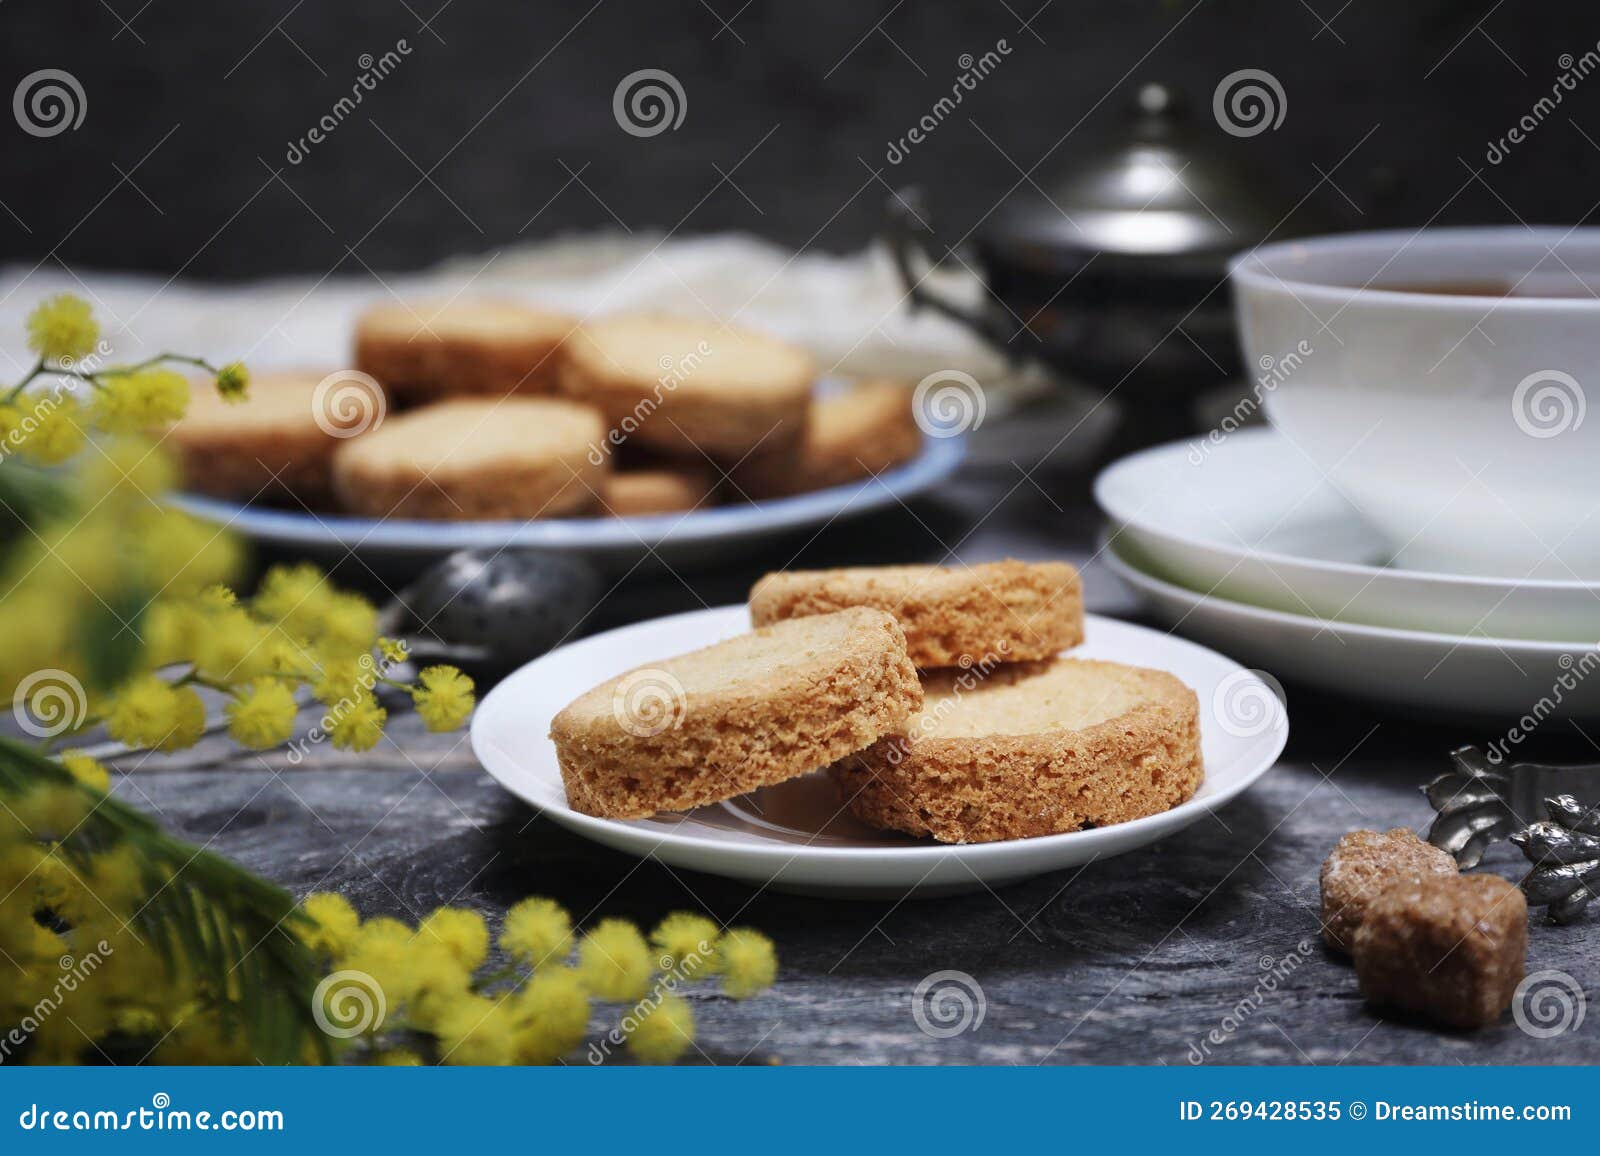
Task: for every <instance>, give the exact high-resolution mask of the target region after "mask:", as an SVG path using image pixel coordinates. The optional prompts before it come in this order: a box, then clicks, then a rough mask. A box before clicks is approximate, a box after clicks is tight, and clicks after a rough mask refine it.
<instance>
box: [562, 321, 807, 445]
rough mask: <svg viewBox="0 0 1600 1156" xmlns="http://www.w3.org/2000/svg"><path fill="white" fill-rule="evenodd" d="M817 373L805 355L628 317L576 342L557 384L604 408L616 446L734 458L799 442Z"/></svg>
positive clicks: (687, 325) (685, 324)
mask: <svg viewBox="0 0 1600 1156" xmlns="http://www.w3.org/2000/svg"><path fill="white" fill-rule="evenodd" d="M816 373H817V371H816V365H815V364H814V363H813V362H812V360H811V357H810V355H809V354H807V353H806V352H805V351H804V350H801V349H797V348H795V347H794V346H792V345H788V344H785V343H784V342H782V341H779V340H777V339H776V338H773V337H768V336H766V335H764V334H760V333H754V332H752V331H750V330H748V329H740V328H737V327H735V326H725V325H720V324H718V323H717V322H714V321H699V320H694V319H692V318H686V317H671V316H666V315H663V314H627V315H622V316H617V317H608V318H603V319H601V320H599V321H592V322H589V323H587V324H585V325H584V326H583V328H582V329H580V330H579V331H578V332H577V333H575V334H574V335H573V337H572V339H571V340H570V341H569V342H568V343H567V346H566V356H565V360H564V364H563V367H562V370H561V383H562V388H563V390H564V391H565V392H566V394H567V395H568V396H570V397H573V398H577V399H579V400H582V401H586V402H589V403H590V404H593V405H596V406H598V407H599V408H600V410H601V411H602V412H603V413H604V414H605V416H606V421H607V424H608V425H609V426H610V427H611V429H610V430H609V431H608V438H609V439H610V440H611V441H612V442H614V443H615V444H619V445H620V444H623V443H626V442H629V441H637V442H638V443H639V444H640V445H644V446H654V447H657V448H664V449H670V450H674V451H677V452H680V453H681V452H688V453H691V454H693V453H701V454H708V455H710V456H712V457H729V458H738V457H741V456H743V455H744V454H746V453H748V452H749V451H751V450H752V449H755V448H758V447H761V446H768V445H770V446H781V445H783V444H784V443H786V442H793V441H795V440H797V439H798V438H799V437H800V436H801V433H802V431H803V430H804V428H805V416H806V405H807V401H808V399H809V397H810V394H811V384H812V381H813V380H814V379H815V378H816Z"/></svg>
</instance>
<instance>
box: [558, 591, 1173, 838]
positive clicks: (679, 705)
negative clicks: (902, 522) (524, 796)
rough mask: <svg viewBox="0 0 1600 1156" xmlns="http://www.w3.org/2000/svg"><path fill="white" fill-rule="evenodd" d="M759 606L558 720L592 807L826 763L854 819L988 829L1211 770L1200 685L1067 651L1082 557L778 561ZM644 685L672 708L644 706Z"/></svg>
mask: <svg viewBox="0 0 1600 1156" xmlns="http://www.w3.org/2000/svg"><path fill="white" fill-rule="evenodd" d="M750 612H751V618H752V620H753V622H754V625H755V629H754V630H753V631H751V632H750V633H748V634H742V635H739V636H738V637H736V638H733V639H730V640H727V641H724V642H719V643H717V644H715V645H713V646H710V647H707V648H705V649H703V650H699V651H696V652H694V653H692V654H688V655H684V656H681V657H679V658H675V659H670V660H668V661H666V662H662V663H657V664H655V665H654V666H651V667H646V668H641V669H639V670H634V671H630V672H628V673H626V674H623V675H620V676H618V677H617V678H615V679H612V680H611V681H610V682H607V683H604V684H602V685H600V686H598V687H595V688H594V689H593V690H590V691H588V692H587V693H586V694H584V695H582V696H580V697H579V698H578V699H577V700H575V701H574V702H573V703H572V704H571V705H569V706H568V707H566V708H565V709H564V710H563V711H562V712H561V713H560V714H558V715H557V716H556V718H555V720H554V721H553V723H552V726H551V738H552V739H553V740H554V742H555V745H556V753H557V757H558V759H559V761H560V765H561V773H562V778H563V781H564V783H565V785H566V789H567V797H568V800H569V802H570V803H571V804H572V806H573V807H574V808H575V809H577V810H579V811H583V812H585V813H587V814H591V815H599V816H603V817H608V818H618V819H628V818H640V817H644V816H647V815H652V814H655V813H657V812H659V811H680V810H686V809H688V808H690V807H696V806H701V805H704V804H707V803H713V802H717V801H720V800H724V799H729V798H733V797H734V796H736V795H739V794H743V793H745V792H747V791H750V790H753V789H755V788H756V787H760V786H768V785H771V784H774V783H778V782H782V781H785V780H788V779H793V778H798V777H800V776H802V775H807V774H810V773H812V772H814V771H818V770H821V769H824V768H826V770H827V773H828V774H829V775H830V776H831V777H832V778H833V780H834V781H835V782H836V783H837V784H838V786H839V788H840V791H841V802H842V805H843V806H845V807H848V809H849V810H850V812H851V813H852V814H854V815H855V816H856V817H857V818H859V819H861V820H863V821H865V822H867V823H869V824H871V825H873V826H876V827H880V828H885V829H891V830H896V831H903V832H905V833H907V834H911V835H918V836H928V837H932V838H934V839H936V840H939V841H940V842H945V843H972V842H988V841H994V840H1001V839H1019V838H1028V837H1031V836H1035V835H1050V834H1058V833H1061V832H1065V831H1077V830H1081V829H1083V828H1085V827H1091V826H1103V825H1106V824H1110V823H1121V822H1126V821H1127V820H1129V819H1136V818H1139V817H1141V816H1144V815H1150V814H1154V813H1156V812H1158V811H1164V810H1167V809H1168V808H1170V807H1174V806H1176V805H1177V804H1178V803H1181V802H1183V801H1184V800H1185V799H1188V798H1189V797H1190V796H1191V795H1193V794H1194V792H1195V790H1196V788H1197V787H1198V786H1199V784H1200V780H1201V776H1202V767H1201V758H1200V737H1199V721H1198V719H1199V711H1198V704H1197V702H1196V699H1195V695H1194V692H1193V691H1192V690H1190V689H1189V688H1188V687H1186V686H1184V685H1183V684H1182V683H1181V682H1179V681H1178V680H1177V679H1176V678H1174V677H1173V676H1172V675H1170V674H1167V673H1166V672H1164V671H1158V670H1147V669H1143V668H1139V667H1131V666H1123V665H1121V664H1118V663H1113V662H1102V661H1095V660H1090V659H1075V658H1070V657H1060V655H1061V652H1062V651H1063V650H1066V649H1068V648H1070V647H1073V646H1075V645H1077V644H1078V643H1079V642H1081V641H1082V639H1083V601H1082V588H1081V584H1080V582H1079V578H1078V574H1077V571H1075V570H1074V569H1073V568H1072V567H1071V566H1068V565H1066V564H1065V563H1060V562H1043V563H1024V562H1015V561H1006V562H996V563H989V564H985V565H980V566H971V567H966V566H962V567H948V568H947V567H937V566H893V567H877V568H861V569H841V570H825V571H812V572H787V573H779V574H769V575H767V576H766V577H765V578H763V579H762V580H761V581H760V582H758V583H757V584H756V586H755V588H754V589H753V590H752V591H751V595H750ZM641 688H644V689H648V690H651V691H653V692H654V693H653V694H651V695H647V696H645V697H646V698H648V699H649V701H651V702H652V703H653V704H654V705H655V706H656V707H657V708H660V707H661V704H662V701H663V697H664V698H665V701H666V702H667V704H668V708H667V709H665V710H662V709H657V710H656V711H654V712H653V713H652V714H651V716H650V717H649V718H647V719H641V717H640V715H639V712H638V711H636V710H633V709H630V706H629V704H630V703H631V702H633V701H634V700H635V697H636V696H637V695H639V693H640V691H641Z"/></svg>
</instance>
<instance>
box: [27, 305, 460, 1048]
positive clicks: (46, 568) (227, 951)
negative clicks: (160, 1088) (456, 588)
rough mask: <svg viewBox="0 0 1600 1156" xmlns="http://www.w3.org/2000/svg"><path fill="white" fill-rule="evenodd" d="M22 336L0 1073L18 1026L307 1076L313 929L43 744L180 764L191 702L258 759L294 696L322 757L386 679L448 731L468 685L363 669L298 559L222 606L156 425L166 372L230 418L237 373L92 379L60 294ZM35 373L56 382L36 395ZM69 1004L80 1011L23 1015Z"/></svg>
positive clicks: (379, 721)
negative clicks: (221, 720) (307, 930)
mask: <svg viewBox="0 0 1600 1156" xmlns="http://www.w3.org/2000/svg"><path fill="white" fill-rule="evenodd" d="M27 340H28V344H29V346H30V348H31V349H32V350H33V352H34V353H35V354H36V355H37V357H38V362H37V364H36V365H35V367H34V369H33V370H31V371H30V372H29V373H28V374H27V375H26V376H25V377H24V379H23V380H22V381H21V382H19V383H18V384H17V385H15V386H12V387H10V388H9V389H0V639H3V640H4V642H3V645H0V690H3V691H4V692H5V693H6V698H7V699H9V700H10V702H11V704H12V707H13V714H14V716H15V719H16V722H17V724H18V725H19V726H20V727H21V729H22V730H23V731H25V732H26V733H27V735H28V736H29V740H30V741H28V742H23V741H19V740H16V739H11V738H0V951H3V952H4V956H3V958H4V959H7V960H9V961H10V962H9V963H6V964H0V966H5V967H6V969H7V971H8V973H10V972H12V971H13V969H20V971H17V972H16V974H13V975H12V979H11V980H10V981H8V982H6V983H0V1062H3V1061H4V1060H5V1059H6V1058H8V1057H9V1054H10V1053H9V1051H8V1050H7V1048H8V1045H7V1041H9V1040H12V1039H13V1036H12V1034H11V1028H12V1027H13V1026H15V1027H17V1029H18V1031H19V1032H20V1034H21V1035H22V1036H24V1037H25V1038H26V1039H27V1040H28V1041H29V1042H28V1045H27V1055H28V1056H29V1057H30V1058H42V1059H59V1058H78V1057H80V1056H83V1054H84V1053H85V1051H86V1050H87V1051H88V1056H87V1057H85V1058H95V1057H96V1053H97V1052H98V1051H99V1050H103V1049H106V1048H110V1049H112V1050H115V1047H116V1042H117V1041H118V1040H124V1041H126V1040H148V1041H149V1042H148V1043H147V1044H146V1046H145V1048H144V1049H142V1050H140V1051H139V1052H138V1053H136V1054H134V1055H133V1057H132V1058H134V1059H138V1058H139V1057H140V1056H141V1055H143V1054H144V1052H146V1051H148V1050H149V1048H150V1046H152V1045H153V1044H154V1041H156V1040H165V1043H164V1044H163V1045H162V1046H161V1048H159V1049H158V1050H157V1052H156V1053H155V1056H154V1058H157V1059H163V1058H183V1059H188V1060H190V1061H196V1060H200V1061H204V1060H206V1059H210V1058H224V1057H226V1058H236V1059H237V1058H248V1059H257V1060H261V1061H263V1062H268V1063H273V1062H284V1061H290V1060H298V1059H316V1058H321V1057H323V1056H325V1055H326V1054H327V1040H326V1037H325V1036H324V1034H323V1033H322V1032H320V1031H319V1030H318V1028H317V1025H316V1023H315V1022H314V1019H313V1017H312V1014H311V995H312V990H313V988H314V985H315V981H316V975H317V960H316V958H315V957H314V956H313V955H312V953H311V952H310V951H309V950H308V949H307V948H306V946H305V944H304V943H303V942H302V939H301V937H300V935H299V931H300V930H301V929H302V928H304V927H309V926H311V923H310V921H309V919H308V918H307V917H305V916H303V915H301V914H299V913H297V912H296V910H295V908H294V904H293V901H292V899H291V897H290V896H289V895H287V894H286V893H285V892H283V891H281V890H280V889H278V888H276V887H274V886H272V885H271V884H270V883H268V882H266V881H265V880H262V879H259V878H257V877H255V876H252V875H250V874H249V873H247V872H245V871H242V870H240V869H239V868H237V867H235V866H234V865H232V864H230V863H228V862H226V861H225V860H222V859H220V858H218V857H216V856H214V855H209V854H203V853H201V851H200V850H199V849H198V848H195V847H192V846H189V845H187V844H185V843H183V842H181V841H179V840H176V839H173V838H171V837H170V836H168V835H167V834H166V833H164V832H163V831H161V830H160V828H159V827H158V826H157V825H156V824H155V823H154V822H153V821H152V820H151V819H149V818H148V817H146V816H144V815H143V814H141V813H140V812H139V811H138V810H136V809H135V808H132V807H130V806H128V805H126V804H124V803H122V802H121V801H120V800H118V799H116V798H113V797H111V796H109V795H108V794H107V793H106V790H107V788H108V786H109V783H110V776H109V775H108V773H107V771H106V768H105V767H103V766H101V765H100V764H99V763H97V762H95V761H94V760H92V759H90V758H87V757H85V756H84V755H82V754H79V753H75V752H73V751H72V750H70V749H69V750H67V751H65V752H64V753H59V754H57V753H55V752H56V751H57V749H58V748H60V747H63V746H68V745H69V744H70V743H71V742H72V741H73V739H74V738H76V737H77V736H79V735H81V734H83V733H84V732H86V731H88V730H89V729H91V728H93V727H95V726H98V725H103V726H104V727H105V729H106V731H107V732H108V733H109V734H110V735H111V736H112V737H113V738H116V739H119V740H121V741H123V742H125V743H127V744H129V745H132V746H139V747H148V748H151V749H153V750H155V751H159V752H168V751H174V750H179V749H181V748H184V747H188V746H191V745H193V744H194V743H195V742H197V741H198V740H199V738H200V735H201V733H202V730H203V729H204V725H205V710H204V705H203V703H202V700H201V699H200V697H199V694H198V690H199V689H200V688H210V689H212V690H214V691H217V692H220V693H221V694H222V695H223V696H224V698H225V701H226V714H227V720H228V730H229V733H230V735H231V736H232V737H233V738H234V739H235V740H236V741H237V742H239V743H241V744H243V745H245V746H249V747H253V748H261V747H270V746H273V745H275V744H277V743H281V742H283V741H285V740H286V739H288V738H289V737H290V736H291V734H292V732H293V729H294V726H295V723H296V718H297V714H298V707H297V700H296V697H295V691H296V690H297V689H298V688H299V687H302V686H305V687H309V688H310V689H311V692H312V694H313V695H315V697H316V698H317V700H318V701H320V702H321V703H322V704H323V705H324V707H325V708H326V711H327V713H326V715H325V716H324V718H323V720H322V721H323V726H322V729H323V731H324V732H325V733H327V734H328V735H329V736H330V738H331V741H332V742H333V744H334V745H335V746H336V747H342V748H345V749H349V750H365V749H367V748H370V747H372V746H373V745H375V744H376V743H378V742H379V741H380V740H381V738H382V737H383V728H384V724H385V722H386V720H387V712H386V711H385V709H384V707H383V706H381V705H380V704H379V702H378V700H377V697H376V694H375V688H376V686H377V685H379V684H380V683H386V684H388V685H391V686H394V687H398V688H403V689H404V690H405V691H406V692H408V693H409V694H410V695H411V698H412V700H413V702H414V704H415V706H416V709H417V712H418V714H419V715H420V716H421V717H422V719H423V721H424V722H425V723H426V725H427V726H428V727H429V728H431V729H435V730H453V729H456V728H458V727H460V726H461V725H462V723H464V722H465V721H466V719H467V717H468V716H469V715H470V714H471V712H472V708H473V702H474V698H473V687H472V682H471V680H470V679H468V678H467V677H466V676H465V675H463V674H461V672H460V671H458V670H455V669H454V668H451V667H430V668H428V669H427V670H424V671H422V672H421V674H420V675H419V676H418V678H417V679H416V681H415V682H410V683H407V682H403V681H399V680H397V679H395V678H393V677H391V675H390V674H389V673H388V672H387V671H386V669H385V668H384V667H383V666H380V665H379V662H378V658H377V656H380V655H381V656H382V657H383V658H385V659H389V660H393V659H394V658H396V657H398V653H399V652H398V647H397V644H395V643H393V642H390V641H388V640H384V639H380V638H379V637H378V635H377V628H376V624H377V612H376V610H375V608H374V607H373V606H372V605H371V603H369V602H368V601H366V600H365V599H363V598H360V597H357V596H356V595H354V594H349V593H346V592H343V591H339V590H336V589H335V588H334V587H333V586H332V585H331V584H329V583H328V581H327V580H326V578H324V576H323V575H322V574H320V573H319V572H318V571H316V570H315V569H314V568H312V567H309V566H300V567H291V568H279V569H276V570H273V571H269V572H268V574H267V575H266V576H265V578H263V580H262V581H261V582H260V584H259V585H258V587H257V589H256V590H255V592H254V593H253V594H252V595H251V596H249V597H248V598H241V597H239V596H237V595H236V594H235V593H234V591H233V590H232V589H231V588H230V587H229V586H228V585H226V584H227V583H229V582H232V581H234V580H235V579H236V577H237V576H238V574H239V573H240V570H241V565H240V563H241V555H240V552H239V549H238V547H237V545H236V543H235V541H234V539H233V538H232V537H231V536H230V535H229V534H228V533H226V532H225V531H224V530H221V529H218V528H217V527H214V526H211V525H207V524H204V523H202V522H199V521H198V520H196V519H194V518H191V517H189V516H187V515H185V514H183V513H181V512H179V511H177V510H175V509H174V508H172V507H171V506H170V505H169V504H167V502H166V501H165V500H164V497H165V495H166V493H167V491H169V490H170V489H171V488H172V487H173V485H174V483H175V481H176V476H175V470H174V467H173V465H172V464H171V462H170V461H169V460H168V459H167V457H166V456H165V455H163V454H162V453H161V451H160V449H159V445H158V444H157V443H156V442H155V441H153V440H152V436H153V431H156V430H159V429H160V427H162V426H164V425H167V424H169V423H171V422H173V421H176V420H177V419H179V418H181V417H182V416H183V413H184V411H185V409H186V408H187V405H188V400H189V389H190V379H189V378H188V377H186V376H185V375H184V374H182V373H179V372H178V371H176V370H174V369H172V368H171V367H170V366H171V365H172V364H178V365H183V366H187V367H190V368H192V369H194V368H197V369H202V370H205V371H206V372H210V373H212V374H213V376H214V378H215V380H216V386H217V388H219V389H220V390H222V392H223V393H224V395H227V396H232V397H235V398H236V399H239V400H244V397H245V393H246V386H247V383H248V380H249V379H248V374H247V373H246V372H245V370H244V368H243V367H242V366H239V365H236V364H230V365H224V366H222V367H220V368H213V367H212V366H211V365H210V364H209V363H208V362H206V361H204V360H203V359H200V358H193V357H186V356H183V355H177V356H171V355H168V356H164V357H161V358H156V359H153V360H151V361H147V362H140V363H138V364H135V365H130V366H121V367H111V368H104V367H101V366H100V365H99V364H98V363H99V362H100V361H101V360H103V359H104V356H105V351H104V349H103V344H102V343H101V341H100V333H99V328H98V326H97V325H96V323H95V321H94V316H93V312H92V311H91V310H90V308H89V306H88V305H87V304H86V303H85V302H83V301H81V300H79V299H78V298H75V297H70V296H62V297H56V298H53V299H51V300H48V301H46V302H44V303H43V304H42V305H40V306H39V307H38V308H37V309H35V310H34V311H33V312H32V313H31V314H30V315H29V317H28V320H27ZM52 375H53V376H55V377H57V378H58V379H59V378H63V377H64V378H65V379H66V380H65V383H64V384H63V383H62V382H61V381H60V380H57V382H56V385H55V388H54V389H51V388H47V387H44V386H43V383H42V382H40V381H39V379H41V378H45V377H49V376H52ZM30 386H37V388H31V389H30V388H29V387H30ZM85 386H87V388H88V389H90V390H92V397H91V399H90V401H89V403H88V404H80V402H79V399H78V397H77V396H76V395H77V394H78V393H80V392H82V390H83V388H84V387H85ZM13 451H15V452H13ZM112 953H115V955H114V958H115V960H116V966H115V968H111V967H109V966H107V968H106V969H105V970H104V971H103V972H97V973H96V976H94V977H91V978H90V979H89V980H86V981H85V982H83V983H82V984H79V980H81V979H83V978H84V977H83V976H80V975H79V974H78V972H79V971H81V970H83V963H84V961H86V960H89V959H91V958H92V959H93V960H94V962H95V963H96V964H97V965H98V964H101V963H104V962H105V961H106V959H109V958H111V957H112ZM69 961H71V962H72V966H71V967H69V966H68V964H69ZM63 972H66V973H67V974H65V975H63V974H62V973H63ZM113 977H115V978H113ZM63 991H66V992H67V993H69V994H73V1000H72V1001H71V1006H72V1007H73V1008H75V1009H76V1010H74V1011H73V1012H72V1013H71V1014H67V1013H66V1012H65V1011H63V1012H62V1014H60V1015H52V1016H50V1017H48V1022H46V1021H45V1020H44V1019H41V1009H45V1010H52V1009H55V1008H61V1007H64V1006H65V1005H64V1004H63V1002H62V1001H63V999H64V997H63V994H62V993H63ZM41 1001H42V1002H41ZM86 1032H87V1033H88V1036H87V1039H86V1037H85V1033H86ZM91 1043H92V1045H93V1046H92V1047H90V1046H89V1045H90V1044H91Z"/></svg>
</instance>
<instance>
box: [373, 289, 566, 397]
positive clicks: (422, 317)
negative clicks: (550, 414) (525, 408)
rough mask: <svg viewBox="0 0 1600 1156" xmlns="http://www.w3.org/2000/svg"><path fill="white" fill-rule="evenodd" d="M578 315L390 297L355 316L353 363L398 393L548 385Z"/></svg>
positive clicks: (493, 392) (537, 389) (523, 389)
mask: <svg viewBox="0 0 1600 1156" xmlns="http://www.w3.org/2000/svg"><path fill="white" fill-rule="evenodd" d="M576 325H577V322H576V321H575V320H574V319H573V318H571V317H568V316H566V315H564V314H561V313H551V312H547V311H545V310H542V309H536V308H533V307H532V306H529V305H523V304H520V303H518V302H514V301H455V302H449V303H438V302H434V303H428V302H416V303H411V304H407V303H403V302H390V303H385V304H382V305H375V306H373V307H372V308H370V309H368V310H367V311H366V312H365V313H363V314H362V315H361V317H360V318H359V319H358V320H357V322H356V367H357V368H358V369H360V370H361V371H362V372H363V373H368V374H371V375H372V376H373V377H375V378H377V379H378V380H379V381H381V382H382V383H383V384H384V386H385V388H387V389H388V390H389V392H390V393H392V394H393V395H394V396H395V398H396V400H397V401H399V402H402V403H404V404H418V403H422V402H428V401H434V400H437V399H440V398H446V397H455V396H460V395H462V394H468V395H490V396H500V395H503V394H507V393H532V394H539V393H553V392H555V388H556V375H557V369H558V367H559V364H560V359H561V357H560V355H561V346H562V343H563V342H564V341H565V340H566V337H567V334H569V333H570V332H572V330H573V328H574V327H575V326H576Z"/></svg>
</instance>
